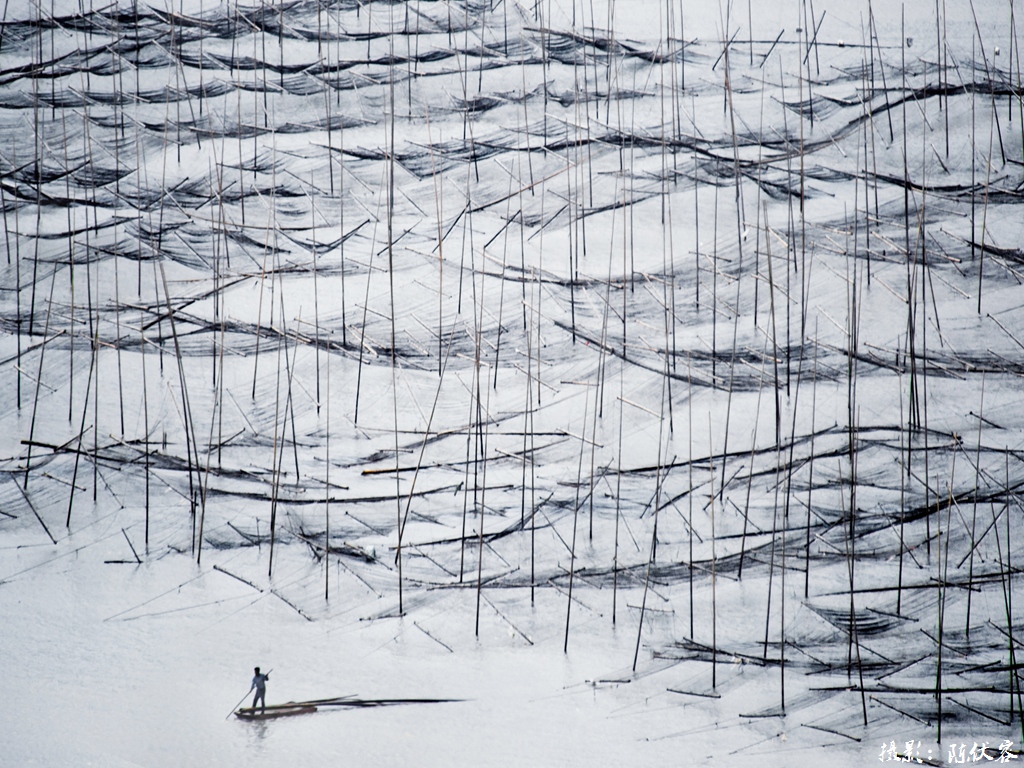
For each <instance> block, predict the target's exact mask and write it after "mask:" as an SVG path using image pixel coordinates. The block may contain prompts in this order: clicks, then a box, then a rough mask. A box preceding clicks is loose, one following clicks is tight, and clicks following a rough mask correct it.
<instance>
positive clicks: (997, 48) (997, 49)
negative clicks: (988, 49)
mask: <svg viewBox="0 0 1024 768" xmlns="http://www.w3.org/2000/svg"><path fill="white" fill-rule="evenodd" d="M998 55H999V46H998V45H997V46H996V56H998Z"/></svg>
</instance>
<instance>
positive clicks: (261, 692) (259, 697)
mask: <svg viewBox="0 0 1024 768" xmlns="http://www.w3.org/2000/svg"><path fill="white" fill-rule="evenodd" d="M255 671H256V676H255V677H253V679H252V688H250V689H249V690H250V691H251V690H253V689H255V690H256V695H255V696H253V697H252V708H253V709H256V702H257V701H258V702H259V703H260V711H261V712H263V711H265V710H266V708H267V680H269V679H270V673H269V672H267V674H265V675H261V674H260V668H259V667H256V670H255Z"/></svg>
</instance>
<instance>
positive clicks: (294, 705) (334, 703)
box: [235, 696, 462, 720]
mask: <svg viewBox="0 0 1024 768" xmlns="http://www.w3.org/2000/svg"><path fill="white" fill-rule="evenodd" d="M455 701H462V699H360V698H357V697H355V696H335V697H334V698H330V699H311V700H309V701H289V702H287V703H285V704H270V705H268V706H266V707H258V708H256V709H253V708H252V707H240V708H238V709H237V710H235V716H236V717H238V718H240V719H242V720H270V719H272V718H277V717H291V716H292V715H307V714H310V713H312V712H316V711H318V710H319V709H322V708H326V707H331V708H343V707H344V708H353V709H354V708H357V707H388V706H395V705H398V704H443V703H448V702H455Z"/></svg>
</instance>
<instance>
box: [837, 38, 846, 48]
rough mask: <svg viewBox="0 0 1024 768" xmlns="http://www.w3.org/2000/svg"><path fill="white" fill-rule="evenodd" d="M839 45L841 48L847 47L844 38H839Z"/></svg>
mask: <svg viewBox="0 0 1024 768" xmlns="http://www.w3.org/2000/svg"><path fill="white" fill-rule="evenodd" d="M838 45H839V47H840V48H845V47H846V42H845V41H844V40H843V38H839V41H838Z"/></svg>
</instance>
